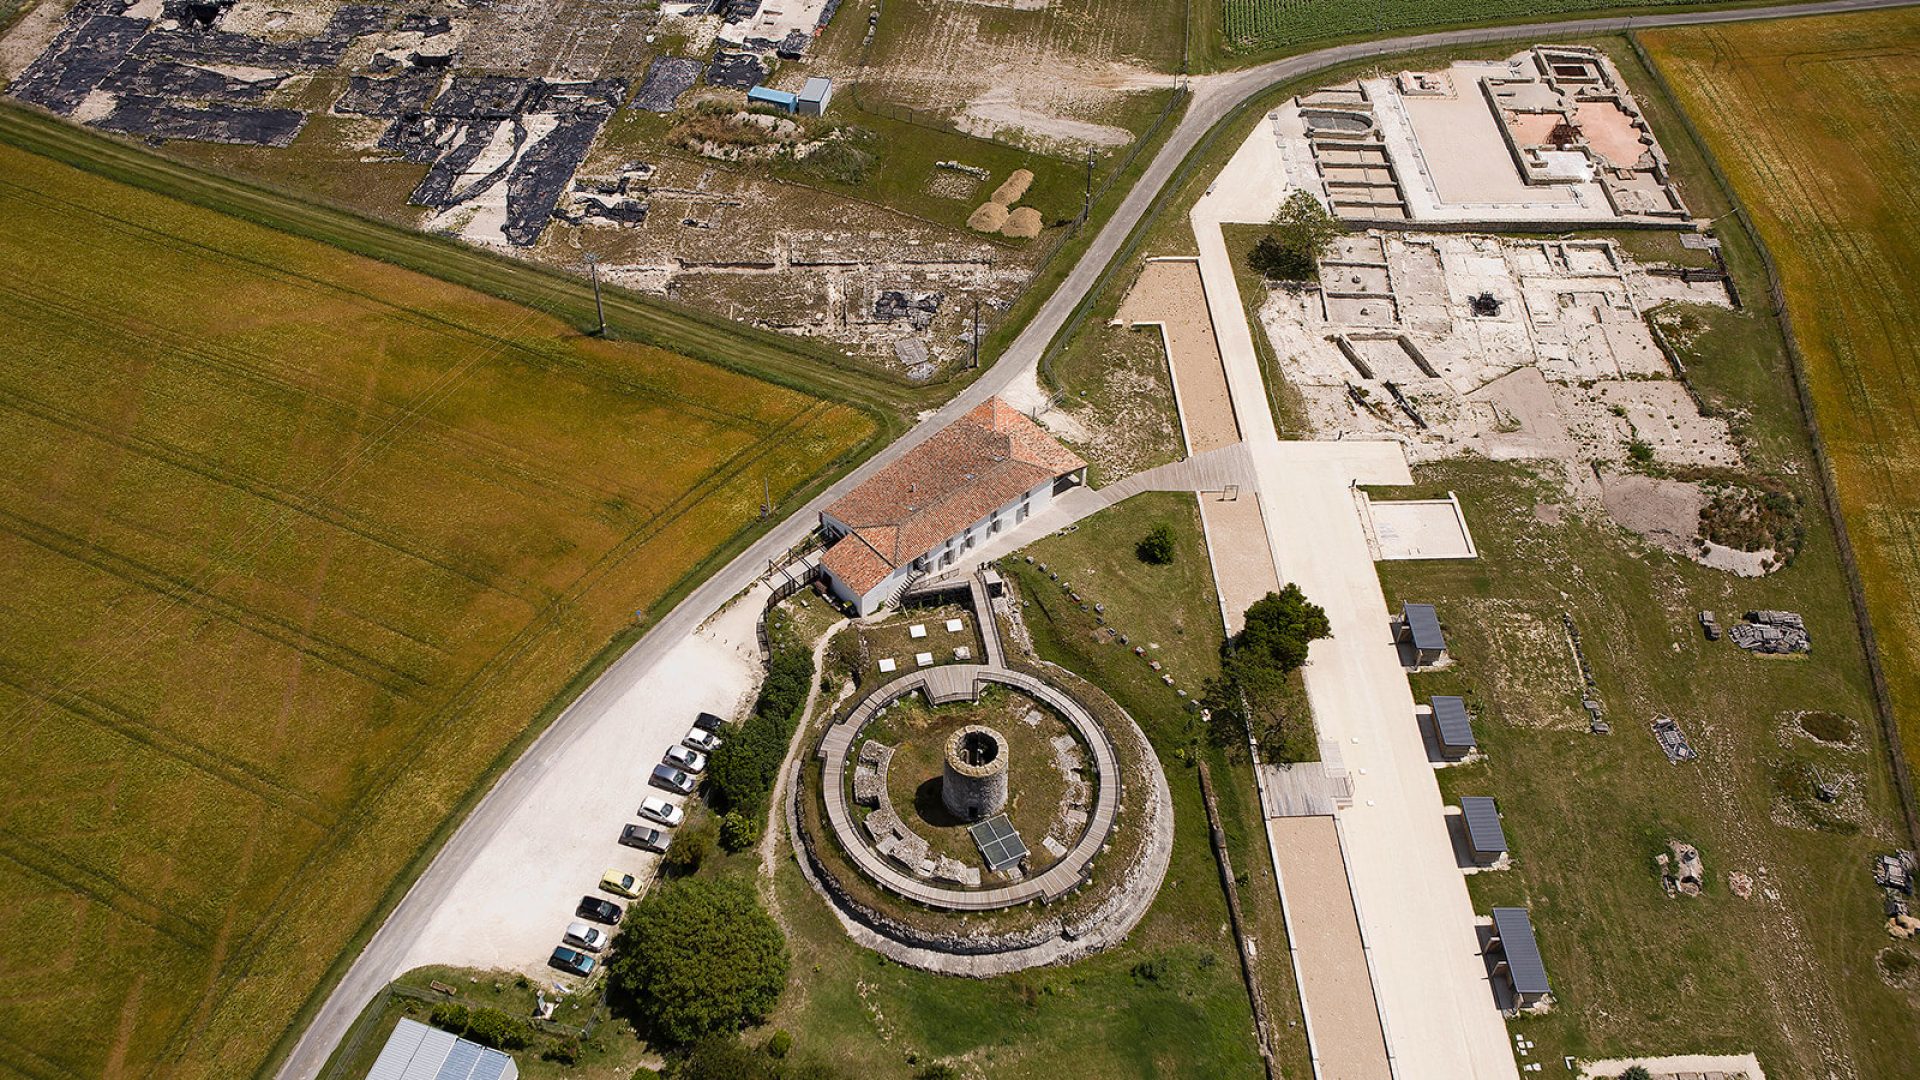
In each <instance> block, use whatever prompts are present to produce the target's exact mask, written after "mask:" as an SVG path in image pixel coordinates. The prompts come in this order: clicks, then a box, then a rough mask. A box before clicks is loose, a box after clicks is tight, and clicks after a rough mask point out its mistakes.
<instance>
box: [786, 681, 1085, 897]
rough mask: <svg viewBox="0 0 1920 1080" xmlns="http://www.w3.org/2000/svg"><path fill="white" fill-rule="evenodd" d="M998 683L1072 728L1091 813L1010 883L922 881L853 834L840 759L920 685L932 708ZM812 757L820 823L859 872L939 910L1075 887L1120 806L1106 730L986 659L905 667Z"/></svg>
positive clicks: (1061, 698) (1040, 684) (1050, 688)
mask: <svg viewBox="0 0 1920 1080" xmlns="http://www.w3.org/2000/svg"><path fill="white" fill-rule="evenodd" d="M990 682H991V683H999V684H1001V685H1002V686H1008V687H1011V688H1013V689H1015V690H1018V691H1020V692H1021V693H1023V694H1026V695H1028V696H1029V697H1032V698H1034V699H1036V700H1038V701H1040V702H1041V703H1043V704H1045V705H1046V706H1047V707H1048V708H1050V709H1052V710H1054V711H1055V712H1057V713H1059V714H1060V715H1061V716H1062V717H1064V718H1065V719H1066V721H1067V723H1068V724H1070V725H1072V727H1073V729H1074V730H1075V731H1077V732H1079V733H1080V738H1081V739H1082V740H1084V741H1085V742H1086V744H1087V746H1088V748H1089V749H1091V750H1092V752H1093V767H1094V770H1095V775H1096V776H1098V777H1099V783H1098V784H1097V785H1096V786H1095V794H1094V806H1093V813H1092V814H1090V815H1089V816H1088V818H1087V829H1086V831H1085V832H1083V833H1081V834H1080V840H1079V842H1078V843H1076V844H1074V845H1073V847H1072V848H1071V849H1069V850H1068V851H1067V853H1066V855H1064V856H1063V857H1061V859H1060V861H1059V862H1057V863H1055V864H1053V866H1051V867H1049V868H1048V869H1047V871H1046V872H1045V873H1043V874H1039V875H1037V876H1034V877H1031V878H1026V879H1023V880H1021V881H1016V882H1014V883H1013V884H1011V885H1007V886H1004V887H1001V888H997V889H951V888H943V887H941V886H938V885H934V884H932V883H930V882H927V881H924V880H922V879H920V878H918V877H916V876H914V875H913V874H912V873H911V872H909V871H907V870H903V869H901V868H900V867H899V866H898V865H896V864H895V863H894V862H892V861H891V860H889V859H887V858H886V857H885V856H883V855H881V854H880V853H879V852H876V851H874V850H873V848H872V847H870V846H868V844H867V843H866V842H865V841H864V840H862V839H861V838H860V835H859V832H858V827H857V826H856V825H855V824H854V820H853V811H852V808H851V807H850V806H849V804H848V797H847V777H846V771H847V756H848V753H849V752H850V751H851V750H852V748H853V744H854V740H856V739H858V738H859V737H860V731H861V729H862V728H864V727H866V726H867V721H868V720H871V719H872V718H873V714H874V713H875V712H876V711H878V710H879V709H880V708H881V707H882V706H885V705H890V704H892V703H893V702H895V701H898V700H899V699H901V698H902V697H905V696H906V695H908V694H910V693H912V692H914V691H915V690H922V691H924V692H925V693H926V695H927V700H929V701H931V702H932V703H934V704H935V705H942V704H946V703H948V702H954V701H972V700H974V699H975V698H977V697H979V695H980V688H981V685H982V684H983V683H990ZM819 754H820V756H821V757H822V758H823V759H825V764H824V767H823V768H822V769H821V776H820V785H821V791H822V793H823V795H824V797H825V800H826V808H827V823H828V824H829V825H830V826H831V827H832V828H833V831H834V833H835V834H836V835H838V836H839V838H840V845H841V847H842V848H843V849H844V850H845V851H846V852H847V856H848V857H849V858H851V859H852V860H853V862H854V864H855V865H856V866H858V867H859V868H860V871H861V872H862V873H864V874H866V875H867V876H868V877H870V878H872V879H873V880H874V881H876V882H879V883H880V885H881V886H882V887H884V888H885V889H887V890H888V891H889V892H893V893H896V894H898V895H900V896H904V897H906V898H907V899H909V900H912V901H914V902H915V903H920V904H925V905H927V906H928V907H934V908H941V909H943V910H947V911H991V910H993V909H995V908H1004V907H1012V906H1013V905H1015V904H1024V903H1026V902H1027V901H1029V900H1053V899H1055V898H1056V897H1059V896H1062V895H1064V894H1066V893H1068V892H1071V891H1072V890H1073V889H1075V888H1077V887H1079V885H1080V883H1081V882H1083V881H1085V880H1086V877H1087V869H1088V867H1089V866H1091V865H1092V863H1093V857H1094V855H1095V854H1097V853H1098V852H1099V851H1100V849H1101V847H1103V846H1104V845H1105V844H1106V842H1107V834H1108V833H1109V832H1111V831H1112V830H1113V822H1114V818H1115V817H1116V816H1117V815H1118V814H1119V810H1120V757H1119V755H1118V754H1117V753H1116V752H1115V751H1114V748H1113V741H1112V740H1111V739H1109V738H1108V737H1107V731H1106V729H1105V728H1103V727H1101V726H1100V722H1099V721H1098V720H1095V719H1094V716H1093V713H1092V712H1091V711H1089V710H1088V709H1087V707H1086V706H1085V705H1082V704H1081V703H1080V702H1079V701H1078V700H1076V699H1075V698H1073V697H1072V696H1071V695H1069V694H1067V693H1066V692H1065V691H1063V690H1061V689H1060V688H1059V687H1057V686H1054V685H1053V684H1052V683H1049V682H1047V681H1046V680H1044V679H1040V678H1037V677H1035V676H1033V675H1029V674H1027V673H1026V672H1023V671H1014V670H1012V669H1010V668H1004V667H995V666H991V665H987V664H944V665H941V666H939V667H933V668H928V669H927V670H925V671H915V672H910V673H908V674H906V675H902V676H900V677H899V678H897V679H895V680H893V681H892V682H890V683H886V684H885V685H883V686H881V687H879V688H878V689H876V690H874V692H873V693H871V694H868V695H867V696H866V698H865V699H863V700H862V701H861V702H860V704H859V705H857V706H855V707H854V709H853V711H852V712H850V713H848V714H847V716H846V718H845V719H844V720H841V721H840V722H839V723H837V724H834V725H833V726H832V727H831V728H829V729H828V730H827V733H826V735H825V736H824V737H823V738H822V739H821V740H820V748H819Z"/></svg>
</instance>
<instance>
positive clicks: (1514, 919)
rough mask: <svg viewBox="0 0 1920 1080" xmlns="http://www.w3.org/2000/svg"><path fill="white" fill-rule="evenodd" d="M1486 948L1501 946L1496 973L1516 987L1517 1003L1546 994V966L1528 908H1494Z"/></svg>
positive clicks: (1527, 1002)
mask: <svg viewBox="0 0 1920 1080" xmlns="http://www.w3.org/2000/svg"><path fill="white" fill-rule="evenodd" d="M1487 948H1488V949H1489V950H1498V952H1499V956H1500V960H1499V963H1498V964H1496V965H1495V966H1494V969H1493V973H1494V975H1495V976H1497V977H1501V978H1504V979H1506V980H1507V983H1508V984H1509V985H1511V986H1512V987H1513V995H1514V1003H1515V1004H1516V1005H1517V1006H1519V1007H1520V1008H1523V1009H1524V1008H1526V1007H1527V1006H1529V1005H1533V1004H1535V1003H1536V1002H1538V1001H1539V1000H1540V999H1541V998H1543V997H1546V996H1547V994H1548V992H1549V989H1550V988H1549V987H1548V986H1547V968H1546V965H1545V964H1544V963H1542V962H1541V960H1540V944H1539V943H1538V942H1537V941H1535V940H1534V938H1533V920H1532V919H1531V918H1529V917H1528V916H1527V909H1526V908H1517V907H1497V908H1494V909H1493V940H1492V941H1490V942H1488V944H1487Z"/></svg>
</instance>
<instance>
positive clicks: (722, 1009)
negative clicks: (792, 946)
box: [606, 879, 789, 1045]
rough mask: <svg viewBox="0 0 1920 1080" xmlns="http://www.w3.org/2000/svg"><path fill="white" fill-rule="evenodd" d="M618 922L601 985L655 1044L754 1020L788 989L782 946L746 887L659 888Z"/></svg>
mask: <svg viewBox="0 0 1920 1080" xmlns="http://www.w3.org/2000/svg"><path fill="white" fill-rule="evenodd" d="M624 923H625V928H624V929H623V930H621V931H620V936H619V937H617V938H615V939H614V943H613V954H612V955H611V956H609V957H608V958H607V963H606V971H607V978H608V980H609V982H610V983H611V985H612V988H613V989H614V990H615V991H616V992H617V993H619V994H622V995H624V996H625V997H626V998H627V999H628V1000H629V1001H631V1003H632V1005H633V1008H634V1009H635V1011H636V1012H637V1013H638V1014H639V1015H640V1017H641V1019H642V1020H643V1021H645V1023H646V1024H647V1026H648V1028H649V1030H650V1033H651V1035H652V1037H653V1038H656V1039H658V1040H660V1041H661V1042H664V1043H672V1044H680V1045H686V1044H690V1043H695V1042H699V1041H700V1040H702V1039H706V1038H708V1037H709V1036H714V1035H729V1034H731V1033H733V1032H736V1031H739V1030H740V1029H741V1028H742V1027H744V1026H746V1025H748V1024H756V1023H759V1022H761V1021H763V1020H765V1019H766V1017H767V1014H768V1013H769V1012H771V1011H772V1010H773V1006H774V1004H775V1003H776V1002H777V1001H779V999H780V992H781V990H783V989H785V987H786V983H787V965H788V962H789V958H788V955H787V944H786V940H785V939H784V938H783V937H782V936H781V933H780V927H779V925H778V924H777V923H775V922H774V921H773V918H772V916H770V915H768V914H767V912H766V910H765V909H764V908H762V907H761V906H760V898H759V896H758V895H757V894H755V893H754V891H753V887H752V886H751V885H749V884H747V883H745V882H742V881H738V880H734V879H721V880H698V879H695V880H686V881H670V882H665V883H663V884H661V885H659V886H657V887H655V888H654V889H653V891H652V892H650V893H648V894H647V896H646V897H645V898H644V899H642V900H640V901H638V902H636V903H635V904H634V905H633V906H632V907H630V908H628V909H627V916H626V918H625V920H624Z"/></svg>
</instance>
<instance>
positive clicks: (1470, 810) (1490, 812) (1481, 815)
mask: <svg viewBox="0 0 1920 1080" xmlns="http://www.w3.org/2000/svg"><path fill="white" fill-rule="evenodd" d="M1460 816H1461V817H1463V818H1465V819H1466V823H1467V847H1468V848H1469V849H1470V850H1471V851H1472V853H1473V861H1474V862H1475V863H1477V864H1478V865H1481V866H1487V865H1489V864H1491V863H1495V862H1498V861H1499V860H1500V856H1502V855H1505V854H1506V853H1507V831H1506V830H1505V829H1502V828H1501V827H1500V810H1499V808H1498V807H1497V806H1495V805H1494V802H1493V800H1492V799H1490V798H1487V797H1486V796H1485V795H1462V796H1460Z"/></svg>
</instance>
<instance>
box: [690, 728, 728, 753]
mask: <svg viewBox="0 0 1920 1080" xmlns="http://www.w3.org/2000/svg"><path fill="white" fill-rule="evenodd" d="M680 745H681V746H684V747H686V748H687V749H689V750H698V751H700V752H701V753H703V754H711V753H713V752H714V751H715V750H718V749H719V748H720V736H718V735H715V734H714V733H713V732H711V731H702V730H700V729H699V728H692V729H690V730H689V731H688V732H687V734H686V737H685V738H683V739H681V740H680Z"/></svg>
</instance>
